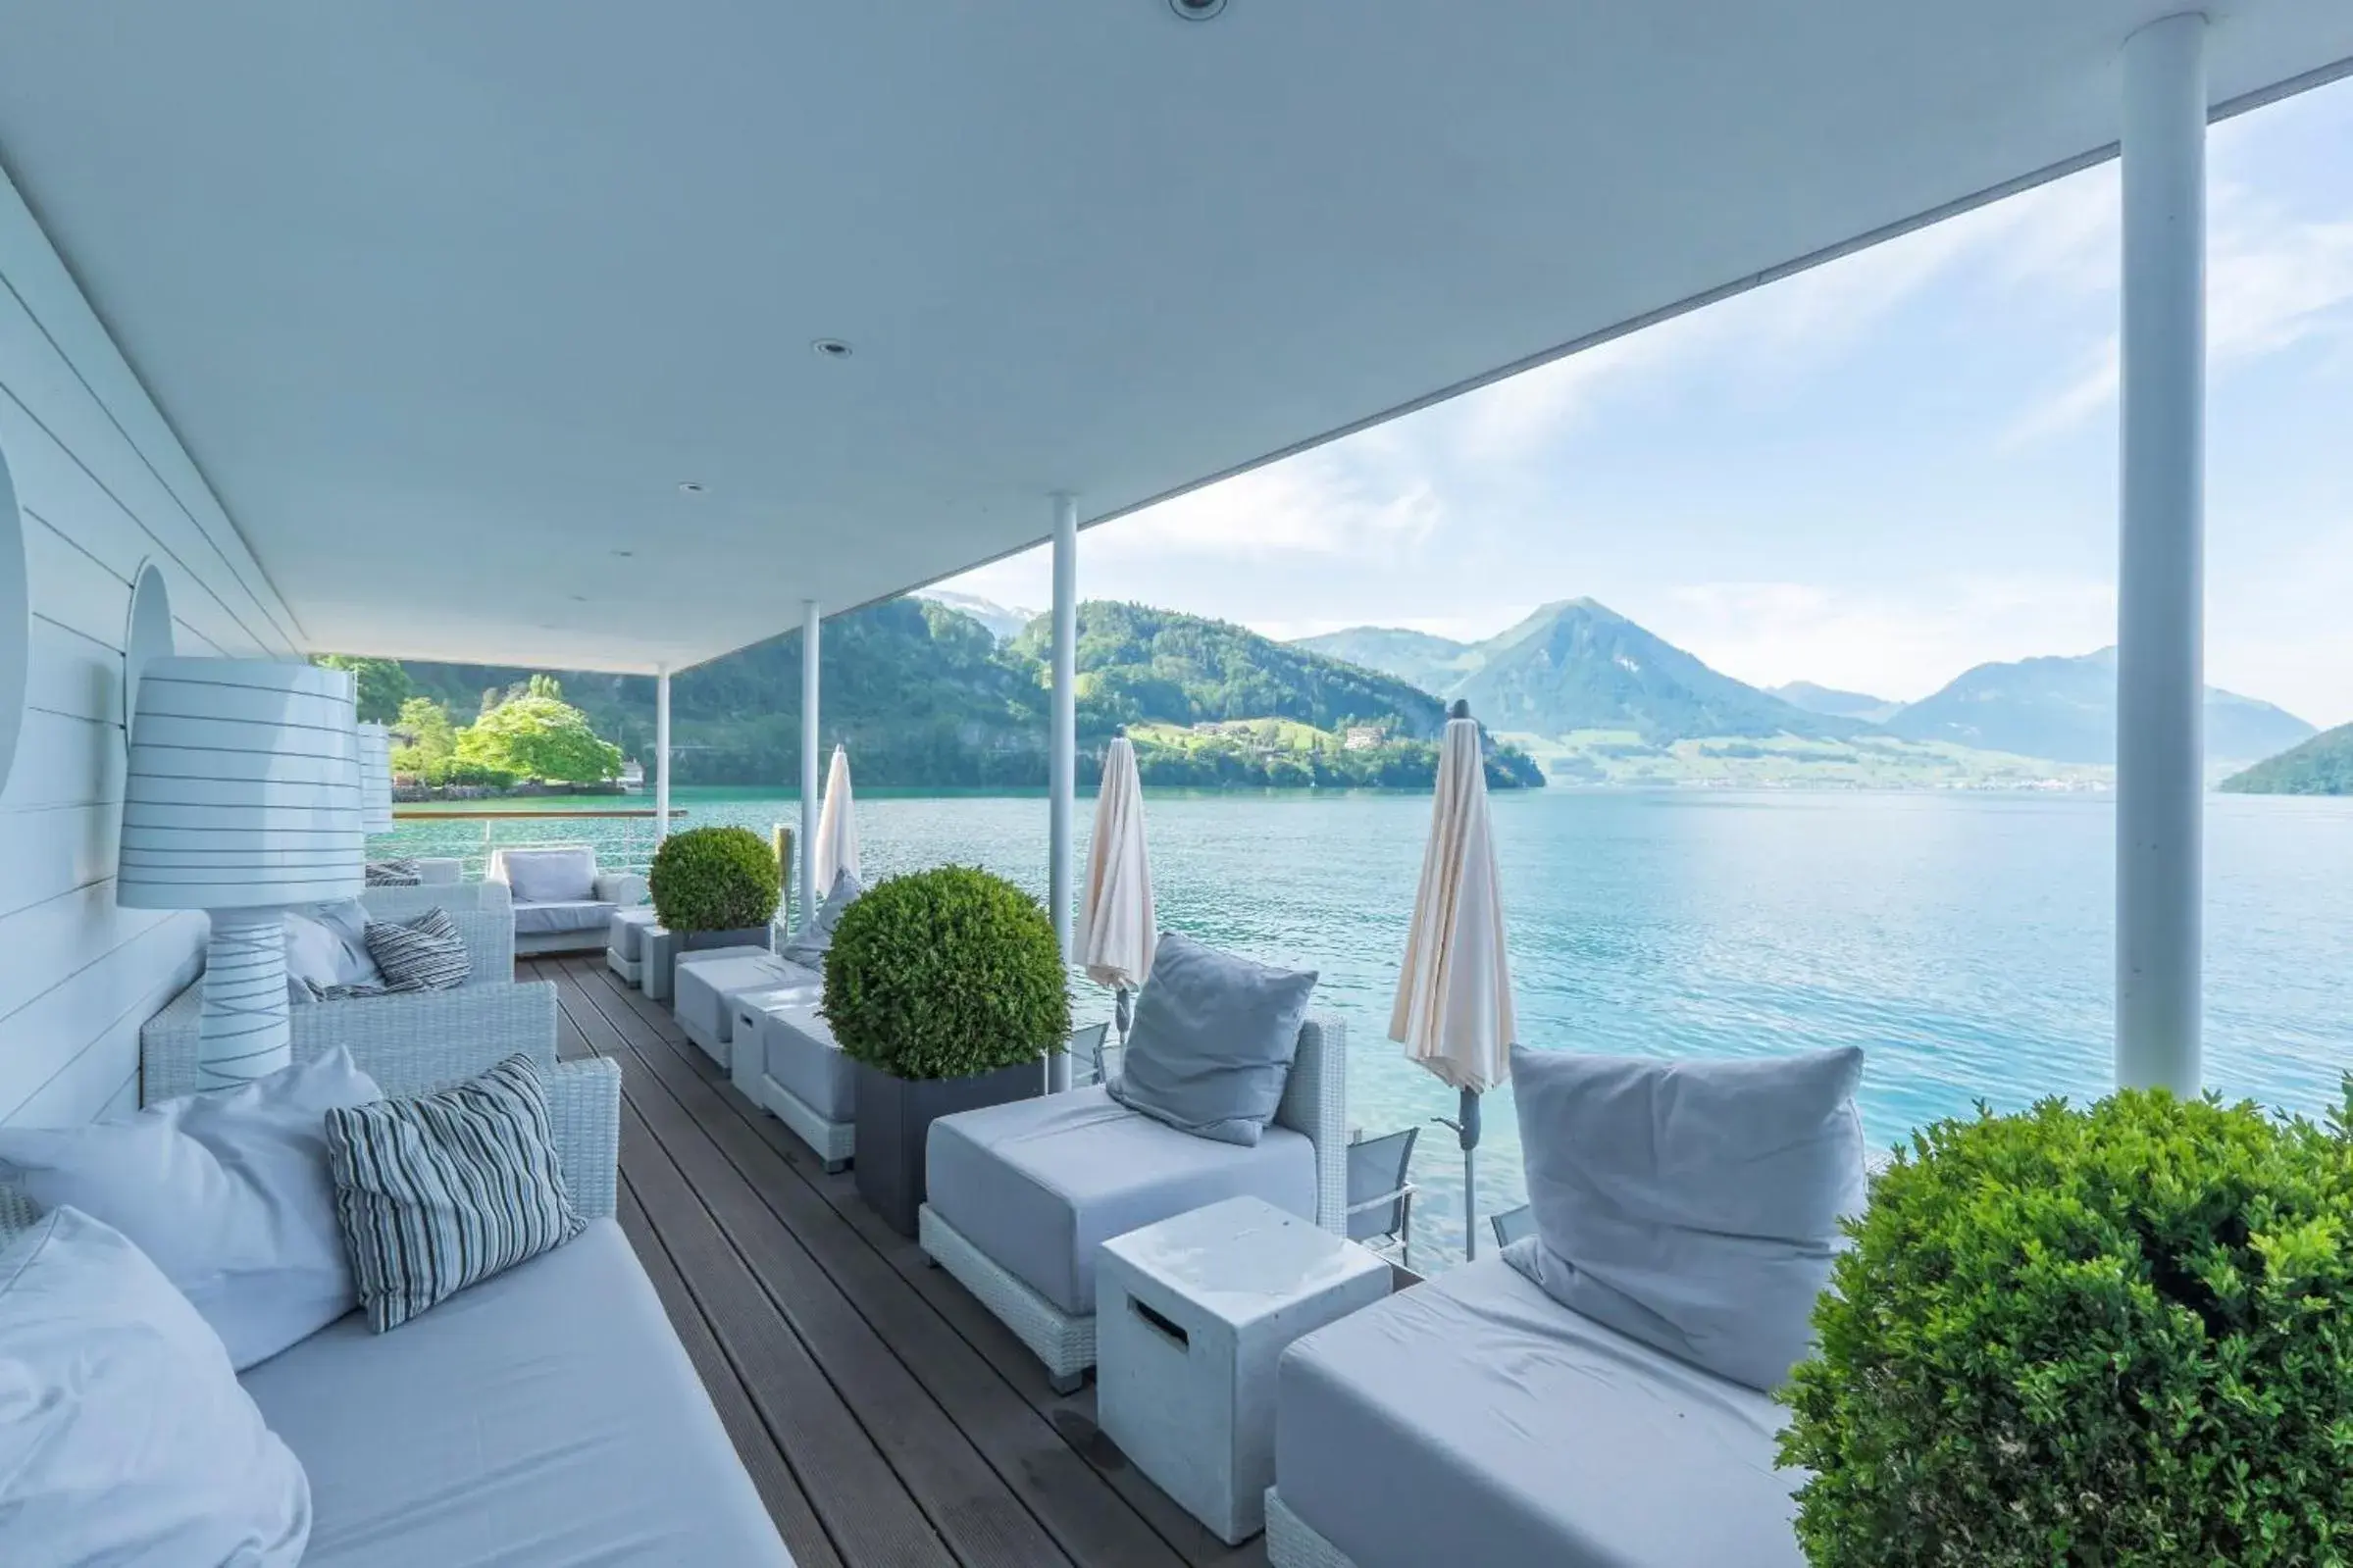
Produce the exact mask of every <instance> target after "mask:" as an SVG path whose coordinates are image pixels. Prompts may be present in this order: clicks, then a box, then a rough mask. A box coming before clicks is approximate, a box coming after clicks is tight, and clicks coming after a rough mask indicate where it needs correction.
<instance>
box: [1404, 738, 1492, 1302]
mask: <svg viewBox="0 0 2353 1568" xmlns="http://www.w3.org/2000/svg"><path fill="white" fill-rule="evenodd" d="M1518 1030H1519V1025H1518V1021H1517V1019H1516V1018H1514V1016H1513V1014H1512V1009H1511V965H1510V960H1509V956H1508V955H1507V953H1506V950H1505V942H1504V900H1503V891H1502V886H1501V884H1500V883H1499V881H1498V880H1497V877H1496V869H1495V835H1494V834H1493V832H1492V831H1491V828H1490V825H1489V822H1488V816H1487V770H1486V766H1485V764H1484V762H1483V761H1482V760H1481V758H1480V754H1479V727H1478V724H1477V723H1476V722H1475V721H1474V720H1472V718H1471V717H1470V708H1469V706H1468V705H1467V704H1465V703H1461V702H1458V703H1456V704H1455V706H1454V710H1453V714H1452V716H1451V717H1450V718H1449V719H1448V720H1447V725H1446V738H1445V740H1444V741H1443V742H1442V743H1441V745H1440V747H1439V752H1438V799H1437V804H1436V808H1435V809H1434V810H1433V811H1432V813H1431V817H1430V841H1429V844H1428V846H1427V847H1426V848H1425V849H1423V851H1422V858H1421V885H1420V887H1419V888H1418V889H1417V890H1416V891H1415V893H1414V895H1413V928H1412V931H1411V934H1410V935H1409V936H1407V941H1406V962H1405V967H1404V970H1403V971H1402V972H1401V973H1400V974H1399V976H1398V982H1397V1005H1396V1006H1395V1007H1394V1008H1393V1009H1392V1010H1391V1012H1390V1015H1389V1037H1390V1038H1391V1039H1394V1040H1398V1041H1400V1042H1402V1043H1403V1044H1404V1045H1405V1047H1406V1054H1407V1056H1409V1057H1411V1058H1412V1059H1413V1060H1414V1061H1416V1062H1419V1063H1420V1064H1421V1065H1422V1066H1423V1067H1425V1068H1428V1069H1429V1070H1430V1071H1431V1072H1432V1073H1434V1074H1436V1075H1437V1076H1438V1077H1439V1078H1440V1079H1441V1080H1443V1081H1444V1082H1445V1083H1447V1084H1448V1085H1450V1086H1451V1087H1455V1088H1458V1089H1459V1090H1461V1093H1462V1101H1461V1114H1460V1117H1459V1119H1458V1120H1456V1121H1451V1122H1447V1123H1446V1125H1447V1126H1449V1127H1452V1128H1453V1129H1454V1130H1455V1132H1456V1134H1457V1135H1458V1138H1460V1141H1461V1144H1462V1250H1463V1255H1464V1256H1465V1257H1476V1256H1478V1250H1479V1237H1478V1226H1477V1220H1478V1168H1477V1164H1476V1160H1477V1152H1478V1146H1479V1096H1480V1094H1482V1093H1484V1092H1485V1091H1486V1090H1488V1089H1490V1088H1493V1087H1496V1086H1497V1085H1498V1084H1501V1083H1503V1082H1504V1080H1506V1079H1507V1078H1509V1076H1510V1074H1511V1044H1512V1041H1513V1040H1514V1039H1515V1038H1516V1037H1517V1036H1518ZM1441 1120H1444V1118H1441Z"/></svg>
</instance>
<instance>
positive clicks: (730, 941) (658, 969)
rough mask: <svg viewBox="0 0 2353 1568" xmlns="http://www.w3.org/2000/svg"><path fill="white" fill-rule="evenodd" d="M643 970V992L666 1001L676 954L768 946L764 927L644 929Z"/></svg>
mask: <svg viewBox="0 0 2353 1568" xmlns="http://www.w3.org/2000/svg"><path fill="white" fill-rule="evenodd" d="M643 940H644V965H645V968H644V973H643V974H642V975H641V976H640V977H639V982H638V984H639V986H643V987H644V990H645V994H646V995H648V996H650V997H652V998H653V999H654V1000H655V1001H657V1002H666V1001H668V1000H670V998H671V995H672V991H671V988H670V971H671V968H672V966H674V965H675V964H677V962H678V955H679V954H680V953H692V952H700V951H701V950H702V949H704V948H706V947H769V946H770V945H771V944H770V942H769V938H768V928H767V927H765V926H747V927H744V928H743V929H742V930H741V931H671V930H670V929H668V928H667V927H663V926H651V927H648V928H646V931H645V936H644V938H643Z"/></svg>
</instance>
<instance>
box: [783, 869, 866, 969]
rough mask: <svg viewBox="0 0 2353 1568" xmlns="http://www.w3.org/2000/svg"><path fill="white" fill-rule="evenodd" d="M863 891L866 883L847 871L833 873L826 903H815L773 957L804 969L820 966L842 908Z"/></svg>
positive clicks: (851, 902) (853, 901)
mask: <svg viewBox="0 0 2353 1568" xmlns="http://www.w3.org/2000/svg"><path fill="white" fill-rule="evenodd" d="M865 890H866V885H865V884H864V883H862V882H860V881H858V879H857V878H855V877H853V876H851V875H850V874H849V873H848V872H846V871H844V872H837V873H835V875H834V885H833V887H832V888H831V889H830V890H828V891H827V893H826V895H825V902H824V903H822V904H819V905H818V906H817V912H816V913H815V914H814V915H812V916H810V917H809V923H808V924H807V925H806V926H803V927H801V928H800V930H798V931H796V932H794V933H793V937H792V939H791V940H790V941H788V942H786V943H785V944H784V946H782V947H779V948H778V949H777V950H776V956H777V957H779V958H781V959H783V960H784V961H785V962H786V963H788V964H798V965H799V966H800V967H801V968H803V969H823V968H824V967H825V953H826V949H827V948H829V947H831V946H833V944H834V928H835V927H836V926H839V925H841V924H842V911H844V909H847V908H848V907H849V906H850V905H851V904H854V903H856V902H857V901H858V895H859V894H861V893H863V892H864V891H865Z"/></svg>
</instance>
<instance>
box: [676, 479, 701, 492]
mask: <svg viewBox="0 0 2353 1568" xmlns="http://www.w3.org/2000/svg"><path fill="white" fill-rule="evenodd" d="M678 493H679V494H681V495H700V494H701V493H702V485H701V483H700V482H699V481H694V480H681V481H679V486H678Z"/></svg>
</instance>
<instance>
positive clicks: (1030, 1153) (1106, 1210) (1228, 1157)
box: [925, 1087, 1315, 1317]
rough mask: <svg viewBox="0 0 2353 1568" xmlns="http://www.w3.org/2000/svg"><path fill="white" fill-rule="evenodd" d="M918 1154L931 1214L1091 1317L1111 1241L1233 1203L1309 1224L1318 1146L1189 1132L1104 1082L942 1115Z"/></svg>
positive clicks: (1295, 1137) (1275, 1135)
mask: <svg viewBox="0 0 2353 1568" xmlns="http://www.w3.org/2000/svg"><path fill="white" fill-rule="evenodd" d="M925 1153H926V1161H927V1172H928V1174H927V1178H926V1185H927V1187H928V1188H929V1190H930V1202H931V1206H932V1209H933V1211H934V1212H935V1213H937V1214H938V1215H939V1216H940V1217H941V1218H942V1219H944V1220H946V1222H947V1223H948V1224H949V1225H950V1226H952V1227H954V1228H955V1229H956V1230H957V1231H958V1232H960V1233H962V1235H963V1237H964V1239H966V1240H968V1241H971V1242H972V1243H973V1244H974V1245H976V1246H978V1247H979V1248H980V1249H981V1250H982V1251H983V1252H985V1253H987V1254H988V1255H989V1256H990V1257H991V1258H992V1259H994V1260H995V1261H996V1262H997V1265H998V1266H999V1267H1001V1268H1003V1269H1005V1270H1006V1271H1007V1272H1009V1273H1011V1274H1012V1275H1013V1276H1014V1277H1015V1278H1017V1279H1019V1280H1020V1281H1021V1282H1022V1283H1023V1284H1025V1285H1027V1286H1029V1288H1030V1289H1031V1290H1036V1291H1037V1292H1038V1293H1039V1294H1040V1295H1043V1296H1044V1297H1046V1298H1047V1299H1048V1300H1049V1301H1051V1302H1052V1303H1053V1304H1054V1305H1055V1306H1057V1307H1059V1308H1060V1309H1061V1310H1062V1311H1064V1312H1067V1313H1069V1314H1071V1315H1072V1316H1074V1317H1086V1316H1090V1315H1092V1314H1093V1313H1094V1311H1095V1253H1096V1248H1097V1247H1099V1246H1100V1245H1101V1244H1102V1243H1103V1242H1104V1241H1106V1240H1108V1239H1111V1238H1112V1237H1114V1236H1124V1235H1125V1234H1126V1233H1128V1232H1129V1231H1133V1230H1135V1229H1137V1228H1138V1227H1139V1226H1145V1225H1152V1224H1156V1223H1157V1222H1159V1221H1161V1220H1165V1219H1168V1218H1171V1217H1172V1216H1175V1215H1178V1214H1183V1213H1185V1212H1186V1211H1187V1210H1189V1209H1197V1208H1200V1207H1201V1206H1202V1204H1204V1203H1215V1202H1217V1201H1218V1200H1220V1199H1221V1198H1229V1197H1261V1198H1264V1199H1265V1200H1266V1201H1267V1202H1269V1203H1272V1204H1274V1205H1275V1206H1276V1207H1278V1208H1284V1209H1289V1210H1290V1211H1291V1212H1292V1213H1294V1214H1299V1215H1304V1216H1305V1217H1306V1218H1308V1219H1310V1220H1311V1219H1313V1218H1314V1217H1315V1145H1314V1144H1312V1143H1310V1142H1308V1141H1307V1139H1306V1138H1305V1137H1304V1136H1303V1135H1302V1134H1299V1133H1295V1132H1292V1131H1291V1130H1290V1129H1289V1128H1285V1127H1269V1128H1267V1129H1266V1133H1265V1136H1264V1137H1263V1138H1260V1139H1259V1140H1258V1142H1257V1143H1256V1144H1255V1145H1249V1146H1246V1145H1242V1144H1236V1143H1220V1142H1216V1141H1213V1140H1211V1139H1209V1138H1195V1137H1194V1136H1193V1135H1191V1134H1190V1133H1180V1132H1178V1131H1177V1130H1176V1129H1175V1128H1173V1127H1169V1126H1167V1125H1165V1124H1164V1123H1160V1122H1156V1121H1153V1120H1152V1119H1151V1117H1148V1116H1139V1115H1137V1114H1136V1113H1135V1112H1133V1111H1131V1110H1128V1109H1127V1108H1126V1107H1125V1106H1122V1105H1120V1104H1118V1103H1116V1102H1115V1101H1113V1100H1112V1099H1111V1097H1110V1096H1109V1095H1108V1094H1106V1093H1105V1092H1104V1091H1103V1090H1102V1088H1101V1087H1093V1088H1083V1089H1072V1090H1070V1091H1069V1092H1067V1093H1063V1094H1049V1095H1047V1096H1045V1097H1044V1098H1040V1099H1027V1100H1017V1101H1015V1102H1014V1103H1012V1104H1010V1105H992V1106H990V1107H988V1108H987V1109H984V1110H977V1111H965V1112H963V1113H961V1114H960V1115H956V1116H946V1117H942V1118H941V1119H940V1120H939V1121H936V1122H934V1123H933V1124H932V1129H931V1138H930V1142H929V1143H928V1145H927V1147H926V1151H925Z"/></svg>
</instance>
